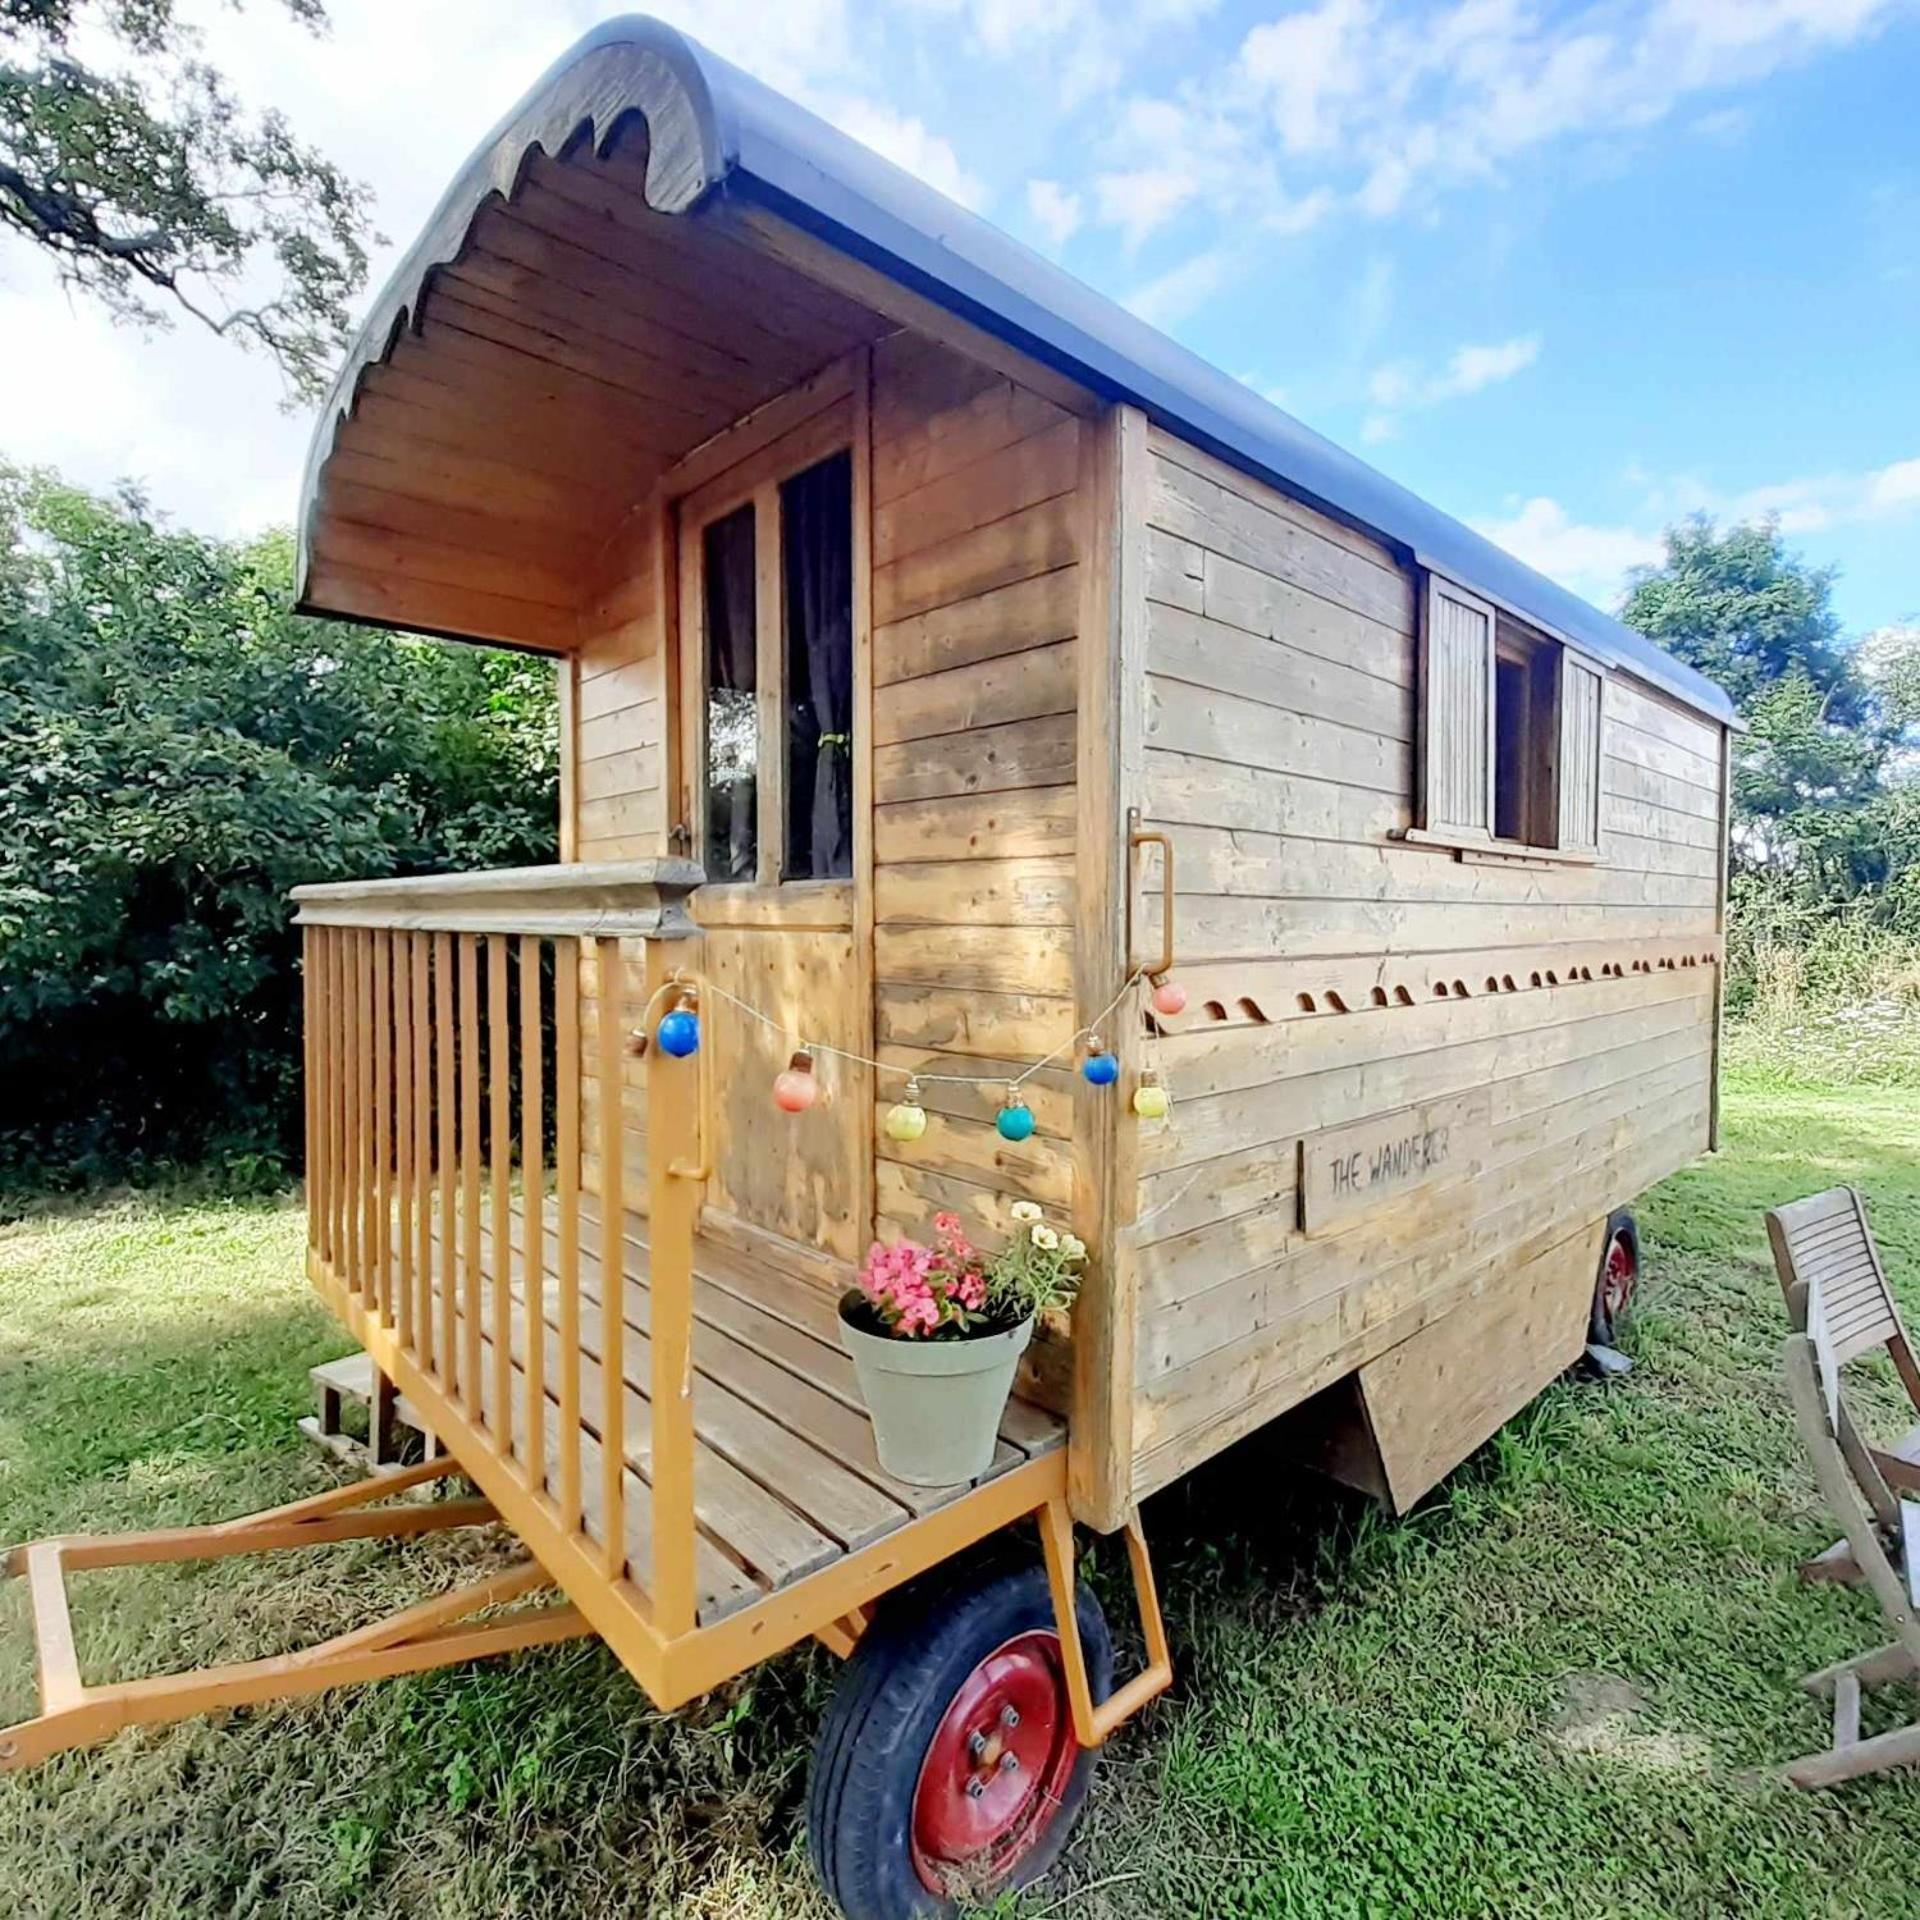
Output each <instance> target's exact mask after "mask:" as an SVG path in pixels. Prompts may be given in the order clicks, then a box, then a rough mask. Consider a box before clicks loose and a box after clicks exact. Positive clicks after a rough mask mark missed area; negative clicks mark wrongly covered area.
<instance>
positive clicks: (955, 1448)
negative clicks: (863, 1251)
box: [840, 1292, 1033, 1487]
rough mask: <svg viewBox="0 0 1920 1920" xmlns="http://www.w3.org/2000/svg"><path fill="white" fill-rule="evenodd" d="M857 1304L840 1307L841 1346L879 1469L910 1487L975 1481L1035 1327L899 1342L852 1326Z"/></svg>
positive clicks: (988, 1461) (854, 1296)
mask: <svg viewBox="0 0 1920 1920" xmlns="http://www.w3.org/2000/svg"><path fill="white" fill-rule="evenodd" d="M862 1301H863V1296H862V1295H860V1294H859V1293H857V1292H856V1293H850V1294H849V1295H848V1296H847V1298H846V1301H845V1302H843V1303H842V1305H841V1309H840V1344H841V1345H842V1346H843V1347H845V1348H846V1350H847V1351H848V1353H850V1354H851V1355H852V1356H853V1371H854V1374H855V1376H856V1377H857V1378H858V1380H859V1382H860V1397H861V1398H862V1399H863V1400H865V1401H866V1403H867V1412H868V1413H869V1414H870V1415H871V1416H872V1418H873V1444H874V1446H875V1447H876V1448H877V1449H878V1451H879V1454H880V1464H881V1465H882V1466H883V1467H885V1468H886V1470H887V1471H888V1472H889V1473H890V1474H892V1475H893V1477H894V1478H895V1479H896V1480H904V1481H906V1482H907V1483H908V1484H909V1485H910V1486H915V1487H951V1486H954V1485H957V1484H958V1483H959V1482H960V1481H962V1480H977V1479H979V1477H980V1476H981V1475H982V1474H983V1473H985V1472H986V1471H987V1469H988V1468H989V1467H990V1466H992V1464H993V1448H994V1442H995V1441H996V1440H997V1439H998V1438H999V1434H1000V1416H1001V1414H1002V1413H1003V1412H1004V1411H1005V1410H1006V1405H1007V1395H1008V1394H1010V1393H1011V1392H1012V1391H1013V1372H1014V1368H1015V1367H1017V1366H1018V1365H1019V1363H1020V1356H1021V1354H1023V1353H1024V1352H1025V1351H1026V1349H1027V1342H1028V1341H1029V1340H1031V1339H1032V1338H1033V1322H1032V1321H1031V1320H1023V1321H1021V1323H1020V1324H1019V1325H1018V1326H1017V1327H1009V1328H1008V1329H1007V1330H1006V1331H1005V1332H1004V1333H988V1334H981V1335H979V1336H978V1337H976V1338H974V1339H971V1340H902V1339H896V1338H894V1337H892V1336H889V1335H886V1334H879V1333H868V1332H867V1331H866V1330H865V1328H863V1327H856V1326H854V1325H853V1324H852V1323H851V1322H850V1321H849V1320H848V1319H847V1307H848V1306H850V1305H854V1304H855V1303H860V1302H862Z"/></svg>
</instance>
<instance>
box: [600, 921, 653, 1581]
mask: <svg viewBox="0 0 1920 1920" xmlns="http://www.w3.org/2000/svg"><path fill="white" fill-rule="evenodd" d="M593 967H594V991H595V995H596V999H595V1003H594V1015H595V1018H596V1020H597V1021H598V1023H599V1024H598V1031H599V1036H600V1049H599V1061H598V1078H599V1082H600V1402H601V1407H600V1465H601V1471H602V1475H603V1485H604V1492H603V1495H602V1504H603V1506H604V1508H605V1512H604V1513H603V1515H602V1521H601V1524H602V1526H603V1527H604V1529H605V1537H604V1539H603V1542H602V1545H603V1548H604V1550H605V1554H606V1569H607V1577H608V1579H610V1580H618V1579H619V1578H620V1577H621V1573H622V1571H623V1570H624V1568H625V1567H626V1564H627V1507H626V1470H627V1458H626V1455H627V1422H626V1337H625V1336H626V1263H625V1260H624V1258H623V1249H624V1247H625V1244H626V1195H625V1192H624V1190H623V1181H624V1175H625V1171H626V1168H625V1164H624V1162H625V1159H626V1145H625V1142H624V1141H623V1139H622V1138H621V1134H622V1131H623V1129H622V1126H621V1122H622V1119H623V1118H624V1113H625V1106H626V1102H625V1100H624V1099H623V1098H622V1093H623V1091H624V1088H625V1082H626V1036H625V1034H624V1033H623V1031H622V1026H621V1018H620V988H621V984H622V983H621V977H620V942H619V941H618V940H605V939H603V940H595V941H594V943H593ZM659 1558H660V1543H659V1535H658V1530H657V1527H656V1531H655V1539H654V1560H655V1564H656V1565H657V1564H658V1562H659Z"/></svg>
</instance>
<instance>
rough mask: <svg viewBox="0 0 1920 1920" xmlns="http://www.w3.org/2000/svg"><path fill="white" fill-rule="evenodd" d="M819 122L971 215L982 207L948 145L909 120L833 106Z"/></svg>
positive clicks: (868, 108)
mask: <svg viewBox="0 0 1920 1920" xmlns="http://www.w3.org/2000/svg"><path fill="white" fill-rule="evenodd" d="M824 117H825V118H826V119H829V120H831V121H833V123H834V124H835V125H836V126H838V127H839V128H840V129H841V131H842V132H843V133H848V134H851V135H852V136H853V138H854V139H856V140H858V141H859V142H860V143H861V144H862V145H863V146H869V147H871V148H872V149H873V150H874V152H875V153H877V154H879V155H880V156H881V158H882V159H885V160H891V161H892V162H893V164H894V165H895V166H896V167H904V168H905V169H906V170H907V172H908V173H911V174H915V175H917V176H918V177H919V178H920V179H922V180H924V181H925V182H926V183H927V185H928V186H930V187H933V188H936V189H937V190H938V191H939V192H941V193H944V194H945V195H946V196H947V198H948V199H949V200H957V201H959V203H960V204H961V205H962V206H963V207H971V208H973V209H975V210H976V211H977V210H978V209H979V208H980V207H982V206H983V205H985V203H986V198H987V190H986V188H985V186H984V185H982V184H981V182H980V181H979V180H978V179H976V178H975V177H974V175H972V174H971V173H969V172H968V171H967V170H966V168H965V167H963V166H962V165H961V164H960V160H959V156H958V155H956V154H955V152H954V150H953V144H952V142H951V141H949V140H946V139H943V138H942V137H941V136H940V135H939V134H937V133H930V132H929V131H928V130H927V126H926V123H925V122H924V121H921V120H917V119H915V118H914V117H913V116H912V115H910V114H903V113H895V112H894V111H893V109H892V108H890V107H883V106H880V105H878V104H877V103H875V102H874V101H871V100H845V99H843V100H839V101H836V102H835V103H833V105H832V106H831V107H830V109H829V110H828V111H827V112H826V113H825V115H824Z"/></svg>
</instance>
